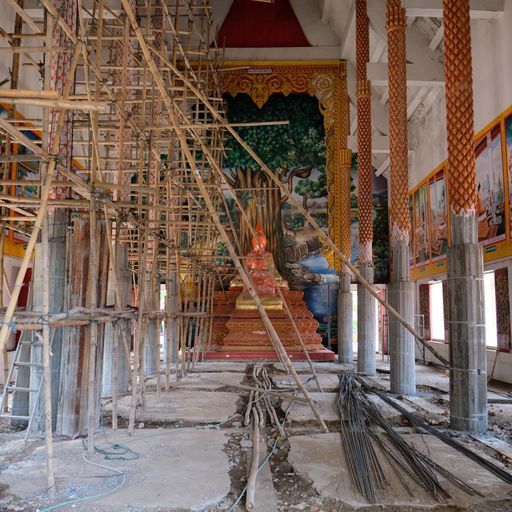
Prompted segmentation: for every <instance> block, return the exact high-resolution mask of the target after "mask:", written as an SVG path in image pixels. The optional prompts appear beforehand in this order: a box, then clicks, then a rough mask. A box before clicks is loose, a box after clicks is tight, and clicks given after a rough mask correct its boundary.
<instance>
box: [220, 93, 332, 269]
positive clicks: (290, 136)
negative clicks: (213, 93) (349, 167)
mask: <svg viewBox="0 0 512 512" xmlns="http://www.w3.org/2000/svg"><path fill="white" fill-rule="evenodd" d="M225 99H226V103H227V116H228V120H229V122H230V123H240V122H252V121H256V122H261V121H289V125H277V126H264V127H246V128H244V127H242V128H239V129H238V132H239V133H240V135H241V136H242V138H243V139H244V140H245V141H246V142H247V143H248V144H249V145H250V146H251V148H253V149H254V151H255V152H256V153H257V154H258V155H259V156H260V157H261V158H262V159H263V161H264V162H265V163H266V164H267V165H268V166H269V167H270V168H271V169H272V170H273V171H274V173H275V175H276V176H277V177H278V178H279V180H280V181H281V182H282V183H283V184H285V185H286V186H287V187H288V190H289V191H290V192H295V193H296V194H297V195H299V196H301V197H302V200H303V205H304V207H305V208H307V207H308V201H309V200H310V199H313V198H319V197H324V196H325V195H326V193H327V191H326V184H325V181H326V178H325V141H324V127H323V116H322V114H321V113H320V110H319V108H318V100H316V98H314V97H311V96H309V95H308V94H290V95H289V96H284V95H283V94H273V95H272V96H271V97H270V98H269V100H268V101H267V103H266V104H265V105H264V106H263V108H262V109H259V108H258V106H257V105H256V104H255V103H254V102H253V101H252V100H251V98H250V97H249V96H248V95H246V94H239V95H237V96H236V97H235V98H232V97H231V96H226V97H225ZM225 146H226V150H227V153H226V160H225V163H224V167H225V168H226V173H227V176H228V180H229V181H230V184H231V186H232V187H233V188H235V189H237V190H238V196H239V199H240V201H241V203H242V205H243V206H244V208H245V211H246V213H247V216H248V218H249V221H250V223H251V224H252V226H253V227H254V226H256V225H257V224H258V223H261V225H262V227H263V230H264V231H265V234H266V235H267V237H268V239H269V250H270V251H271V252H272V254H273V256H274V260H275V263H276V266H277V268H278V270H280V271H283V268H284V263H285V262H284V261H283V255H282V254H283V253H282V251H281V246H282V243H283V238H284V237H283V222H282V207H283V202H284V198H283V197H282V194H281V192H280V190H279V189H278V188H277V187H276V186H275V184H274V183H273V182H272V181H271V180H270V179H269V178H268V177H267V176H266V174H265V173H264V172H263V171H262V170H261V169H260V168H259V166H258V165H257V164H256V162H254V160H253V159H252V158H251V157H250V155H248V154H247V153H246V151H245V150H244V149H243V148H241V147H240V146H239V144H238V143H237V142H236V141H235V140H234V139H233V138H231V137H229V138H227V140H226V143H225ZM313 170H316V172H315V178H314V179H313V178H312V171H313ZM308 178H309V179H308ZM297 180H298V181H297ZM296 220H297V219H296ZM293 226H294V228H296V229H300V227H301V226H300V223H297V222H294V224H293ZM239 231H240V233H239V235H240V242H241V248H242V251H244V252H249V250H250V243H251V238H252V236H251V232H250V229H249V227H248V226H247V225H246V223H245V222H244V221H243V220H242V219H241V221H240V223H239Z"/></svg>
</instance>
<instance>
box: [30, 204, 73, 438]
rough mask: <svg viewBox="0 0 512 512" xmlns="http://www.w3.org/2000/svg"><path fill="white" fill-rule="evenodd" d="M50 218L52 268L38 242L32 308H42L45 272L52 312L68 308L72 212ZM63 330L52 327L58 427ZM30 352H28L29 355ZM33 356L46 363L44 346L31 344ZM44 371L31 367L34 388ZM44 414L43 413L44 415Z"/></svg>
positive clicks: (54, 418) (60, 212)
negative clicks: (44, 262) (68, 241)
mask: <svg viewBox="0 0 512 512" xmlns="http://www.w3.org/2000/svg"><path fill="white" fill-rule="evenodd" d="M48 221H49V227H50V233H49V252H50V254H49V261H50V268H48V269H43V268H41V244H40V243H38V244H36V247H35V253H34V266H33V274H32V282H33V286H32V299H33V300H32V308H33V310H34V311H40V310H41V307H42V300H43V299H42V289H43V287H42V280H43V279H44V277H45V276H44V273H46V272H48V274H49V291H50V313H51V314H53V313H60V312H62V311H64V301H65V292H66V286H65V280H66V235H67V222H68V214H67V212H66V210H62V209H59V210H56V211H52V212H49V213H48ZM62 334H63V329H62V328H58V329H52V330H51V336H50V341H51V352H52V357H51V360H50V362H51V380H52V425H53V428H54V429H55V427H56V423H57V406H58V399H59V390H60V376H61V373H60V370H61V357H62ZM32 341H34V342H37V341H39V340H38V338H37V336H35V335H33V336H32ZM28 355H29V354H28V353H26V354H24V356H28ZM29 357H30V360H31V362H34V363H42V357H43V354H42V347H41V346H38V345H36V346H34V347H31V348H30V355H29ZM41 376H42V372H41V370H40V369H39V368H36V367H31V368H30V388H32V389H37V388H38V387H39V383H40V381H41ZM35 399H36V394H35V393H30V399H29V402H30V405H29V407H30V409H32V408H33V407H34V405H35V404H34V401H35ZM38 407H39V409H40V410H41V411H42V410H43V397H42V396H41V397H40V400H39V404H38ZM41 418H42V416H41ZM38 426H39V428H40V429H44V423H43V421H41V422H40V425H35V427H36V428H37V427H38Z"/></svg>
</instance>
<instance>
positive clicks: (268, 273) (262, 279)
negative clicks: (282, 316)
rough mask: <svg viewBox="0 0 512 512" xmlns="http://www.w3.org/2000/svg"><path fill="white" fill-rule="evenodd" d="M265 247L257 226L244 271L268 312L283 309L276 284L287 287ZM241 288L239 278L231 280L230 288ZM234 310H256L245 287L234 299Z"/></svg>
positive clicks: (262, 236)
mask: <svg viewBox="0 0 512 512" xmlns="http://www.w3.org/2000/svg"><path fill="white" fill-rule="evenodd" d="M266 247H267V237H266V236H265V233H263V229H262V227H261V225H260V224H258V225H257V226H256V229H255V236H254V238H253V239H252V251H251V252H250V253H249V254H248V255H247V259H246V261H245V270H246V271H247V274H248V275H249V277H250V279H251V281H252V283H253V286H254V289H255V290H256V292H257V294H258V296H259V298H260V300H261V303H262V305H263V307H264V308H265V309H269V310H276V309H283V301H282V299H281V298H280V297H278V296H277V295H276V284H277V286H279V287H281V288H287V287H288V285H287V284H286V281H285V280H284V279H283V278H282V277H281V276H280V275H279V273H278V272H277V270H276V268H275V266H274V259H273V257H272V253H270V252H268V251H267V250H266ZM241 286H243V282H242V279H241V278H240V277H237V278H235V279H233V281H232V282H231V284H230V288H236V287H241ZM236 309H242V310H254V309H257V308H256V304H255V303H254V301H253V300H252V298H251V296H250V295H249V292H248V291H247V288H246V287H245V286H244V289H243V291H242V293H241V294H240V295H239V296H238V298H237V299H236Z"/></svg>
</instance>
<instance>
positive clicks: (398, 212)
mask: <svg viewBox="0 0 512 512" xmlns="http://www.w3.org/2000/svg"><path fill="white" fill-rule="evenodd" d="M386 29H387V33H388V63H389V64H388V69H389V77H388V80H389V139H390V161H391V215H390V217H391V245H392V246H394V245H396V244H397V243H398V242H406V243H409V230H410V226H409V205H408V189H409V183H408V181H409V180H408V161H407V160H408V141H407V68H406V51H405V30H406V16H405V9H404V8H403V7H402V5H401V2H400V0H387V24H386Z"/></svg>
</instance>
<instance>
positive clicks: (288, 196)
mask: <svg viewBox="0 0 512 512" xmlns="http://www.w3.org/2000/svg"><path fill="white" fill-rule="evenodd" d="M150 49H151V51H152V52H153V53H155V54H156V55H158V56H159V57H160V58H161V60H162V62H164V63H165V64H166V65H167V66H168V67H169V68H170V69H171V71H173V72H174V73H176V74H177V75H178V77H179V78H180V79H181V80H182V81H183V82H184V83H185V85H187V87H189V88H190V90H191V91H192V92H193V93H194V94H195V95H197V97H198V98H199V99H200V100H201V101H202V102H203V103H204V105H205V106H206V108H207V109H208V110H209V111H210V112H211V114H212V115H213V116H214V117H215V119H217V120H218V121H219V123H220V124H221V126H222V127H224V128H225V129H226V130H228V131H229V133H230V134H231V135H232V136H233V138H234V139H235V140H236V141H237V142H238V143H239V144H240V146H242V148H244V149H245V151H247V153H248V154H249V155H250V156H251V157H252V158H253V159H254V161H255V162H256V163H257V164H258V165H259V166H260V168H261V169H262V170H263V171H264V172H265V174H267V176H268V177H269V178H270V179H271V180H272V181H273V182H274V183H275V184H276V186H277V187H279V188H280V189H281V191H282V193H283V194H284V197H285V198H286V199H287V201H288V202H289V203H290V204H292V205H293V207H294V208H297V210H298V211H299V212H300V213H301V214H302V215H303V216H304V218H305V219H306V220H307V221H308V223H309V225H310V226H311V227H312V228H313V229H314V230H315V231H316V233H317V234H318V235H319V236H320V237H321V238H322V239H323V240H324V241H325V243H326V244H327V245H328V246H329V248H330V249H331V250H332V251H334V253H335V254H336V255H337V256H338V257H339V258H340V260H341V261H342V262H343V263H344V264H345V265H346V267H347V268H348V269H349V270H350V272H351V273H352V274H353V276H354V277H355V278H356V279H357V281H358V282H359V283H361V284H362V285H363V286H364V287H365V288H366V289H367V290H368V291H369V292H370V293H371V294H372V295H373V296H374V297H375V299H376V300H377V301H378V302H379V303H380V304H381V305H382V306H384V307H385V308H386V310H387V311H388V313H389V314H390V315H391V316H392V317H393V318H395V319H396V320H398V321H399V322H400V323H401V324H402V325H403V326H404V327H405V328H406V329H407V330H408V331H409V332H410V333H411V334H412V335H413V336H414V337H415V338H416V339H417V340H418V341H419V342H420V343H421V344H422V345H423V346H424V347H425V348H426V349H427V350H428V351H429V352H431V353H432V355H434V356H435V357H436V358H437V359H439V361H441V362H442V363H443V364H445V365H446V366H449V365H450V363H449V361H448V360H447V359H446V358H445V357H444V356H443V355H441V354H440V353H439V352H438V351H437V350H435V349H434V348H433V347H432V346H431V345H430V344H429V343H427V341H426V339H425V338H424V337H423V336H421V334H420V333H419V332H418V331H416V329H415V328H414V326H412V325H411V324H410V323H409V322H407V320H405V318H404V317H403V316H402V315H400V313H398V311H397V310H396V309H395V308H393V306H391V305H390V304H389V303H388V302H387V301H386V300H385V299H383V298H382V297H381V296H380V294H379V293H378V291H377V290H375V288H374V287H373V286H372V285H371V284H370V283H369V282H368V281H367V280H366V279H365V278H364V277H363V275H362V274H361V273H360V272H359V270H357V268H356V267H355V266H354V265H352V263H351V262H350V260H349V259H348V258H346V257H345V256H344V255H343V254H342V252H341V251H340V250H339V249H338V247H337V246H336V244H335V243H334V242H333V241H332V240H331V238H330V237H329V236H328V234H326V233H324V231H323V230H322V229H321V228H320V226H319V225H318V223H317V222H316V221H315V219H314V218H313V217H312V216H311V214H310V213H309V212H308V211H307V210H305V209H304V207H303V206H302V204H300V202H299V201H297V200H296V199H295V198H294V197H293V196H292V195H291V194H290V193H289V192H288V190H287V189H286V187H284V186H283V184H282V183H281V182H280V181H279V179H278V178H277V177H276V176H275V175H274V173H273V172H272V170H271V169H270V168H269V167H268V166H267V165H266V164H265V162H264V161H263V160H262V159H261V158H260V157H259V156H258V155H257V154H256V152H255V151H254V150H253V149H252V148H251V147H250V146H249V145H248V144H247V143H246V142H245V141H244V140H243V139H242V137H241V136H240V135H239V134H238V132H237V131H236V130H235V129H234V128H232V127H231V126H230V125H229V123H227V122H225V120H224V118H223V117H222V116H221V114H219V112H218V111H217V109H216V108H215V107H214V106H213V105H212V104H211V103H210V101H209V99H208V98H207V97H206V96H205V95H204V94H203V93H202V92H201V91H200V90H199V89H197V87H195V86H194V84H192V82H190V80H188V78H187V77H186V76H185V75H184V74H183V73H182V72H181V71H180V70H179V69H178V68H177V67H176V66H174V65H173V64H172V63H171V62H169V60H167V59H166V58H165V56H164V55H162V53H161V52H157V51H156V50H155V49H154V48H150Z"/></svg>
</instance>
